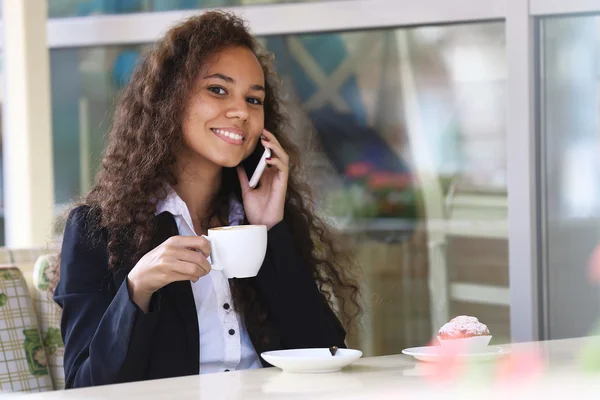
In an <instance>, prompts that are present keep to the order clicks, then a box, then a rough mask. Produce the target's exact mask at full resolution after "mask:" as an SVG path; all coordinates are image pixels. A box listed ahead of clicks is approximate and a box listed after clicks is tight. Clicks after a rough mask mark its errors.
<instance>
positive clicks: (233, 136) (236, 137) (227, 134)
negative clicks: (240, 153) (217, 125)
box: [213, 129, 244, 140]
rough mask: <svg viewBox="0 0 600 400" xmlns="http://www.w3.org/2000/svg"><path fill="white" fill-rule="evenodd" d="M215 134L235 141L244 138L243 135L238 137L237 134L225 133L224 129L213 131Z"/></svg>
mask: <svg viewBox="0 0 600 400" xmlns="http://www.w3.org/2000/svg"><path fill="white" fill-rule="evenodd" d="M213 131H214V132H215V133H218V134H219V135H221V136H225V137H228V138H230V139H233V140H242V139H243V138H244V137H243V136H242V135H238V134H237V133H233V132H229V131H225V130H223V129H213Z"/></svg>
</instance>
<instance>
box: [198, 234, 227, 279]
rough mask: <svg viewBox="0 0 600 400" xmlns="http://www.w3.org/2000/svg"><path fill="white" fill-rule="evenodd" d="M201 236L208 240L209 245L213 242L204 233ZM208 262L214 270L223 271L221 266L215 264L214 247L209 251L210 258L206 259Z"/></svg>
mask: <svg viewBox="0 0 600 400" xmlns="http://www.w3.org/2000/svg"><path fill="white" fill-rule="evenodd" d="M202 237H203V238H204V239H206V240H208V243H210V245H211V246H212V245H213V244H214V242H213V241H212V240H211V239H210V238H209V237H208V236H206V235H202ZM208 262H209V263H210V266H211V268H212V269H214V270H215V271H223V268H221V267H219V266H218V265H216V264H215V251H214V249H213V250H212V251H211V253H210V259H209V261H208Z"/></svg>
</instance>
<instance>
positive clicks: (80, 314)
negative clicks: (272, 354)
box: [54, 206, 345, 388]
mask: <svg viewBox="0 0 600 400" xmlns="http://www.w3.org/2000/svg"><path fill="white" fill-rule="evenodd" d="M88 210H89V208H88V207H85V206H83V207H78V208H76V209H74V210H73V211H72V212H71V214H70V215H69V218H68V220H67V224H66V228H65V234H64V239H63V244H62V254H61V262H60V281H59V283H58V285H57V287H56V290H55V293H54V300H55V301H56V303H58V305H59V306H60V307H61V308H62V309H63V313H62V321H61V331H62V336H63V340H64V343H65V357H64V368H65V380H66V387H67V388H72V387H83V386H94V385H103V384H112V383H120V382H131V381H139V380H146V379H158V378H168V377H176V376H183V375H193V374H198V373H199V369H200V365H199V357H200V351H202V349H200V348H199V347H200V346H199V336H198V335H199V334H198V319H197V314H196V305H195V303H194V298H193V294H192V288H191V284H190V282H189V281H185V282H174V283H171V284H169V285H167V286H165V287H164V288H162V289H160V290H159V291H158V292H156V293H155V294H154V295H153V297H152V300H151V305H150V310H149V312H148V313H144V312H143V311H142V310H141V309H140V308H139V307H137V305H136V304H135V303H134V302H133V301H132V300H131V299H130V297H129V292H128V289H127V283H126V279H125V278H126V277H127V273H128V272H129V270H131V268H132V267H133V265H132V266H129V267H128V268H120V269H119V270H118V271H115V272H113V271H109V270H108V253H107V238H108V234H107V232H106V231H105V230H102V231H100V230H97V229H96V230H94V229H93V228H90V226H91V224H90V217H89V213H88ZM156 223H157V227H158V229H157V232H158V233H157V235H156V237H155V240H154V242H155V243H154V246H158V245H159V244H160V243H162V242H164V241H165V240H166V239H168V238H169V237H171V236H174V235H178V234H179V233H178V231H177V225H176V224H175V219H174V218H173V215H171V214H170V213H168V212H164V213H162V214H160V215H158V216H156ZM249 279H253V280H254V283H255V285H254V286H255V287H256V288H257V290H258V291H259V294H260V295H261V297H262V299H263V301H264V303H265V305H266V307H267V311H268V321H269V323H270V325H271V326H272V327H273V329H271V331H272V333H270V334H269V336H270V337H269V338H268V340H267V341H266V343H267V344H265V341H258V340H256V338H255V337H254V335H253V333H252V332H250V328H248V329H249V332H248V333H249V336H250V338H251V340H252V343H253V345H254V348H255V350H256V352H257V353H258V354H259V355H260V353H261V352H263V351H268V350H278V349H290V348H310V347H330V346H334V345H335V346H338V347H345V344H344V340H345V332H344V329H343V328H342V325H341V324H340V322H339V320H338V319H337V318H336V317H335V315H334V313H333V312H332V311H331V308H330V307H329V306H328V305H327V302H326V301H325V298H324V296H323V295H322V294H321V293H320V292H319V290H318V289H317V286H316V284H315V282H314V280H313V279H312V277H311V276H310V274H309V272H308V269H307V268H306V265H305V264H304V263H303V262H302V261H301V259H300V257H299V255H298V252H297V250H296V249H295V247H294V244H293V241H292V237H291V235H290V233H289V231H288V229H287V227H286V224H285V223H284V222H281V223H279V224H277V225H275V226H274V227H272V228H271V229H270V230H269V232H268V245H267V254H266V257H265V261H264V263H263V265H262V267H261V269H260V272H259V273H258V276H256V277H255V278H249ZM261 362H262V363H263V366H268V364H267V363H266V362H265V361H264V360H262V358H261Z"/></svg>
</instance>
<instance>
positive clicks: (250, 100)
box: [248, 97, 263, 106]
mask: <svg viewBox="0 0 600 400" xmlns="http://www.w3.org/2000/svg"><path fill="white" fill-rule="evenodd" d="M248 103H250V104H253V105H255V106H260V105H262V104H263V102H262V100H261V99H257V98H256V97H249V98H248Z"/></svg>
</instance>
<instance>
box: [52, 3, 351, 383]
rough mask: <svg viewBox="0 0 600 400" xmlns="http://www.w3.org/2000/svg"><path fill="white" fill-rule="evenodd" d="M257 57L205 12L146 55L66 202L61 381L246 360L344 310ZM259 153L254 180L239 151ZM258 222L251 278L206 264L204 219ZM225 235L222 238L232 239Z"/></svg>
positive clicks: (321, 228) (232, 25)
mask: <svg viewBox="0 0 600 400" xmlns="http://www.w3.org/2000/svg"><path fill="white" fill-rule="evenodd" d="M275 79H276V78H275V76H274V74H273V72H272V68H271V64H270V58H269V57H268V56H267V55H266V54H263V52H262V51H261V50H260V48H259V45H258V44H257V42H256V41H255V40H254V39H253V38H252V37H251V36H250V34H249V33H248V31H247V29H246V28H245V27H244V24H243V22H242V21H241V20H240V19H238V18H236V17H235V16H232V15H229V14H225V13H218V12H211V13H206V14H203V15H202V16H199V17H194V18H191V19H189V20H188V21H186V22H184V23H182V24H181V25H179V26H176V27H174V28H172V29H171V30H170V31H169V32H168V33H167V34H166V36H165V37H164V38H163V39H162V40H161V41H160V42H159V43H158V44H157V45H156V47H155V48H154V49H153V50H152V51H151V52H150V53H149V54H148V55H147V56H146V57H145V59H144V60H143V61H142V62H141V65H140V66H139V67H138V68H137V70H136V72H135V73H134V75H133V77H132V79H131V82H130V83H129V85H128V87H127V88H126V90H125V92H124V93H123V96H122V98H121V100H120V103H119V105H118V107H117V111H116V114H115V117H114V124H113V127H112V130H111V132H110V135H109V144H108V147H107V150H106V154H105V157H104V160H103V163H102V166H101V170H100V172H99V175H98V177H97V183H96V185H95V187H94V188H93V189H92V191H91V192H90V193H89V194H88V196H87V197H86V198H85V200H84V201H83V204H81V205H79V206H78V207H76V208H75V209H74V210H72V211H71V213H70V214H69V217H68V220H67V224H66V228H65V233H64V239H63V244H62V250H61V263H60V281H59V282H58V284H57V287H56V290H55V294H54V299H55V301H56V302H57V303H58V304H59V305H60V306H61V307H62V309H63V316H62V333H63V338H64V341H65V360H64V365H65V376H66V386H67V387H81V386H91V385H100V384H110V383H117V382H127V381H137V380H145V379H156V378H166V377H174V376H182V375H190V374H198V373H205V372H217V371H230V370H236V369H247V368H258V367H261V366H266V365H267V364H266V363H265V362H264V361H263V360H262V359H261V358H260V356H259V355H260V353H261V352H263V351H267V350H274V349H287V348H307V347H330V346H334V345H335V346H338V347H343V346H344V341H345V330H344V328H343V326H342V324H341V323H340V321H339V320H338V318H337V317H336V315H335V314H334V312H333V311H332V310H333V309H334V308H333V307H332V304H333V300H334V299H335V304H336V307H335V309H336V311H338V314H339V315H340V316H341V317H342V318H341V319H342V321H344V322H345V323H348V321H351V320H352V319H353V318H354V317H355V316H356V315H357V313H358V310H359V307H358V303H357V300H356V299H357V293H358V288H357V285H356V283H355V281H354V280H352V279H349V277H350V274H349V273H348V267H349V265H350V264H349V263H348V262H347V261H348V260H347V259H346V258H344V259H342V258H341V257H340V256H341V253H340V252H339V251H338V250H336V248H335V247H334V243H333V239H332V236H331V235H330V233H329V232H328V230H327V227H326V225H325V224H324V223H323V222H321V220H319V218H317V217H316V216H315V215H314V214H313V211H312V209H311V207H310V204H311V203H310V202H309V198H308V197H307V196H308V189H307V186H306V185H305V184H302V183H300V179H299V177H298V175H299V166H298V162H299V159H300V157H299V154H298V151H297V150H296V149H295V148H294V146H293V145H292V144H291V143H290V141H289V139H287V138H286V136H285V132H286V130H287V119H286V117H285V116H284V113H283V110H282V107H281V101H280V98H279V95H278V93H277V85H276V81H275ZM259 140H261V141H262V144H263V145H264V146H265V147H267V148H269V149H271V152H272V157H271V158H270V159H269V160H268V165H269V167H270V168H267V169H266V170H265V172H264V174H263V176H262V178H261V180H260V185H259V187H258V188H256V189H250V188H249V186H248V177H247V176H246V175H245V172H244V170H243V169H242V168H241V167H239V164H240V162H241V161H242V160H244V159H245V158H246V157H247V156H249V155H250V154H251V153H252V151H253V150H254V149H255V148H256V146H257V143H258V141H259ZM239 223H243V224H246V223H248V224H261V225H266V226H267V228H268V249H267V254H266V257H265V261H264V263H263V265H262V267H261V269H260V271H259V273H258V275H257V276H256V277H255V278H249V279H239V280H237V279H232V280H230V281H228V280H227V279H225V278H224V277H223V275H222V274H221V273H220V272H218V271H211V267H210V264H209V263H208V261H207V256H209V255H210V244H209V243H208V242H207V241H206V240H205V239H204V238H202V237H201V236H200V235H202V234H205V233H206V231H207V229H208V228H210V227H214V226H222V225H228V224H239ZM234 250H235V249H234Z"/></svg>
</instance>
